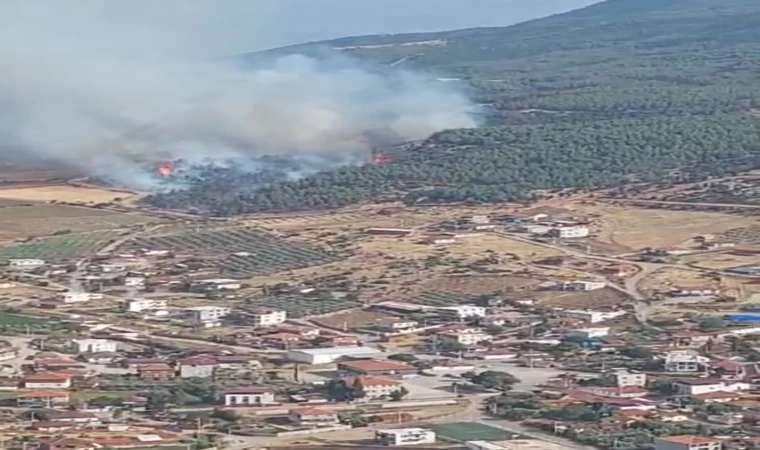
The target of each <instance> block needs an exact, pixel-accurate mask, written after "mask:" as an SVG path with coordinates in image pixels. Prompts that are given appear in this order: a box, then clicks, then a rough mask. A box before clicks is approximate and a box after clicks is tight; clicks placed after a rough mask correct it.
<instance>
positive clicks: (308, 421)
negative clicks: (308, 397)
mask: <svg viewBox="0 0 760 450" xmlns="http://www.w3.org/2000/svg"><path fill="white" fill-rule="evenodd" d="M288 418H289V419H290V421H291V422H293V423H295V424H296V425H299V426H303V427H323V426H331V425H337V424H338V414H337V413H335V412H333V411H330V410H329V409H322V408H298V409H291V410H290V411H289V412H288Z"/></svg>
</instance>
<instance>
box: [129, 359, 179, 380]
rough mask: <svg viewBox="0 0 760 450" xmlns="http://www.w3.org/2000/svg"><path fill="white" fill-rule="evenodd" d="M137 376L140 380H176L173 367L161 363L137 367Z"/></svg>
mask: <svg viewBox="0 0 760 450" xmlns="http://www.w3.org/2000/svg"><path fill="white" fill-rule="evenodd" d="M137 375H138V376H139V377H140V378H147V379H153V380H169V379H172V378H174V375H175V373H174V368H172V366H170V365H168V364H165V363H159V364H145V365H141V366H137Z"/></svg>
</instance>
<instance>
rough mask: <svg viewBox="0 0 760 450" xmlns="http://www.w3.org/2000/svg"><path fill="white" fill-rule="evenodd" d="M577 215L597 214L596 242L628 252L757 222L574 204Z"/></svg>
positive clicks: (693, 213) (727, 216)
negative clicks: (616, 246) (607, 243)
mask: <svg viewBox="0 0 760 450" xmlns="http://www.w3.org/2000/svg"><path fill="white" fill-rule="evenodd" d="M573 210H574V211H576V212H577V213H579V214H587V215H599V216H600V217H599V218H598V219H597V222H598V225H597V227H595V230H594V231H595V232H596V234H597V238H596V240H598V241H600V242H609V243H611V244H616V245H618V246H623V247H627V248H629V249H631V250H641V249H643V248H647V247H652V248H664V247H671V246H675V245H679V244H681V243H683V242H685V241H687V240H688V239H690V238H693V237H695V236H699V235H703V234H720V233H722V232H725V231H727V230H730V229H732V228H737V227H741V226H743V225H746V226H750V225H752V224H754V223H757V218H753V217H742V216H738V215H731V214H721V213H713V212H699V211H668V210H663V209H647V208H636V207H621V206H614V205H603V204H598V203H597V204H593V205H592V204H583V203H580V202H578V203H574V204H573Z"/></svg>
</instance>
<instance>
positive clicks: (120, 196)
mask: <svg viewBox="0 0 760 450" xmlns="http://www.w3.org/2000/svg"><path fill="white" fill-rule="evenodd" d="M135 195H136V194H132V193H128V192H122V191H114V190H109V189H97V188H91V187H79V186H70V185H59V186H38V187H25V188H24V187H22V188H6V189H2V188H0V204H2V202H3V201H5V200H21V201H28V202H50V201H55V202H68V203H84V204H96V203H108V202H114V201H128V200H130V199H131V198H132V197H134V196H135Z"/></svg>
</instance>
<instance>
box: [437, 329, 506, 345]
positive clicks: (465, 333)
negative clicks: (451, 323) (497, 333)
mask: <svg viewBox="0 0 760 450" xmlns="http://www.w3.org/2000/svg"><path fill="white" fill-rule="evenodd" d="M440 336H441V338H442V339H443V340H444V341H450V342H456V343H458V344H461V345H467V346H471V345H478V344H480V343H482V342H488V341H491V340H493V336H491V335H490V334H487V333H485V332H483V331H481V330H458V331H451V332H447V333H441V334H440Z"/></svg>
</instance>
